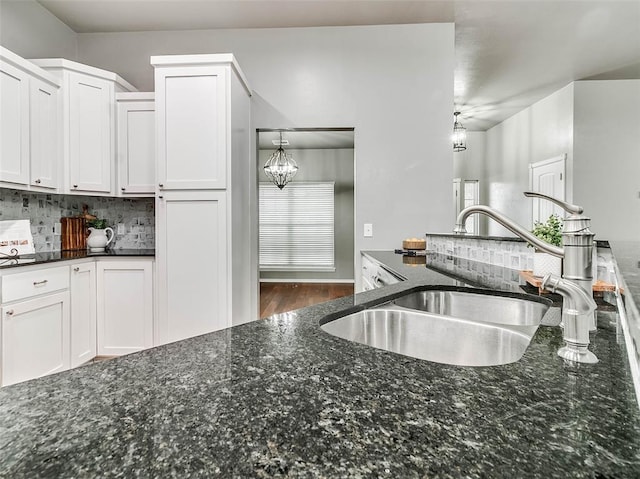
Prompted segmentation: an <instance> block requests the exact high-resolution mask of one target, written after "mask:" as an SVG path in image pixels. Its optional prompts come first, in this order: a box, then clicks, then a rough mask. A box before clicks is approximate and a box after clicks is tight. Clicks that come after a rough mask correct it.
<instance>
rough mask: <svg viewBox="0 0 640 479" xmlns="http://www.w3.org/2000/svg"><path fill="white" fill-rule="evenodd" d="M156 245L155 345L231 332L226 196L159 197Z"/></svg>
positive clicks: (184, 194)
mask: <svg viewBox="0 0 640 479" xmlns="http://www.w3.org/2000/svg"><path fill="white" fill-rule="evenodd" d="M156 245H157V249H156V265H157V271H158V274H157V278H158V332H157V334H158V336H157V340H158V341H157V342H158V343H160V344H164V343H168V342H172V341H178V340H180V339H185V338H189V337H192V336H197V335H199V334H204V333H208V332H211V331H217V330H219V329H223V328H226V327H229V326H231V318H230V317H229V311H228V310H227V294H228V288H230V287H231V285H230V284H228V281H229V280H228V277H227V271H228V262H229V258H228V253H227V252H228V251H229V248H228V246H227V201H226V193H225V192H221V191H202V192H177V191H174V192H171V191H168V192H163V194H162V195H159V196H158V198H157V202H156ZM248 254H249V252H248V251H247V255H248ZM247 261H248V258H247Z"/></svg>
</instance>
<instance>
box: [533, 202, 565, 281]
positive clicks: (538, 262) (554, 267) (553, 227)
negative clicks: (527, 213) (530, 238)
mask: <svg viewBox="0 0 640 479" xmlns="http://www.w3.org/2000/svg"><path fill="white" fill-rule="evenodd" d="M531 233H533V235H534V236H536V237H538V238H540V239H541V240H542V241H544V242H546V243H549V244H551V245H553V246H558V247H560V246H562V218H560V217H559V216H558V215H557V214H552V215H551V216H549V218H547V221H545V222H541V221H536V222H535V223H534V224H533V229H532V230H531ZM548 273H553V274H555V275H558V276H560V275H561V274H562V258H558V257H557V256H553V255H550V254H548V253H545V252H543V251H538V250H536V252H535V253H534V255H533V275H534V276H546V275H547V274H548Z"/></svg>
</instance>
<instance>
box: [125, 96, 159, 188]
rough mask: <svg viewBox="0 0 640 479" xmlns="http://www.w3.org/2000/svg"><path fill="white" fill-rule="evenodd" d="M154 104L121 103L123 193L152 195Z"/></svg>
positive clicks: (154, 167) (154, 166) (142, 102)
mask: <svg viewBox="0 0 640 479" xmlns="http://www.w3.org/2000/svg"><path fill="white" fill-rule="evenodd" d="M155 122H156V118H155V103H154V102H153V101H135V102H126V101H119V102H118V141H117V143H118V179H119V187H120V194H122V195H129V194H141V193H143V194H153V192H154V191H155V178H156V164H155V162H156V155H155V151H156V145H155V141H156V140H155V139H156V135H155V127H156V123H155Z"/></svg>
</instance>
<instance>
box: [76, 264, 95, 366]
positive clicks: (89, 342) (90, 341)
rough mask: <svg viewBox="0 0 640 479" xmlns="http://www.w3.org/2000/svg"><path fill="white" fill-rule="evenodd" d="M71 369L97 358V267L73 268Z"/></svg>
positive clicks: (81, 266)
mask: <svg viewBox="0 0 640 479" xmlns="http://www.w3.org/2000/svg"><path fill="white" fill-rule="evenodd" d="M70 288H71V367H72V368H75V367H76V366H79V365H81V364H83V363H86V362H87V361H90V360H92V359H93V358H94V357H95V356H96V265H95V263H94V262H93V261H92V262H90V263H82V264H76V265H74V266H71V281H70Z"/></svg>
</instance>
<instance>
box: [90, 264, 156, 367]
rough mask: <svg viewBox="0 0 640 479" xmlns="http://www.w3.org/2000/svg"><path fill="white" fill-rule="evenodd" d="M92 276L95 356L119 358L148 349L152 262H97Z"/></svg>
mask: <svg viewBox="0 0 640 479" xmlns="http://www.w3.org/2000/svg"><path fill="white" fill-rule="evenodd" d="M96 274H97V285H98V291H97V305H98V311H97V315H98V318H97V319H98V355H100V356H120V355H122V354H128V353H133V352H136V351H142V350H143V349H147V348H150V347H152V346H153V264H152V261H151V260H137V261H99V262H98V267H97V272H96Z"/></svg>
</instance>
